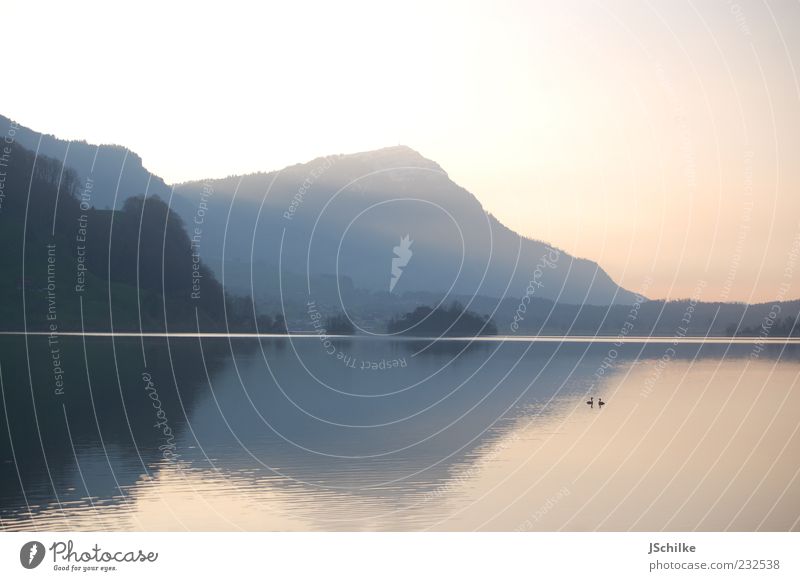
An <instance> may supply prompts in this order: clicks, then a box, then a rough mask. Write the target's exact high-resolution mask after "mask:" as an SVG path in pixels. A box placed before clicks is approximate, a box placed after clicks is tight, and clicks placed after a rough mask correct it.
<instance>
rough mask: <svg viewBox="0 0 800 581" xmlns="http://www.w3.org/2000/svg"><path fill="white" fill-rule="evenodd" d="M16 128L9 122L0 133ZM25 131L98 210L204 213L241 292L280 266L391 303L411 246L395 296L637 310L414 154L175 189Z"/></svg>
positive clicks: (207, 242) (606, 280)
mask: <svg viewBox="0 0 800 581" xmlns="http://www.w3.org/2000/svg"><path fill="white" fill-rule="evenodd" d="M10 123H12V122H11V121H10V120H9V119H8V118H6V117H2V116H0V131H3V130H5V129H7V128H8V126H9V124H10ZM16 126H17V140H18V141H19V142H20V144H21V145H23V146H26V145H28V146H30V145H31V144H32V143H33V142H34V141H36V144H37V145H39V150H40V153H42V154H45V155H49V156H50V157H53V158H55V159H58V160H60V161H61V162H62V163H64V164H65V165H68V166H70V167H72V168H73V169H75V171H76V173H77V175H78V176H79V178H80V180H81V181H84V182H85V181H86V180H87V179H89V178H91V179H92V180H93V181H94V184H95V187H94V188H93V197H92V205H93V206H94V207H96V208H103V207H110V208H116V209H119V208H121V207H122V206H123V205H124V203H125V201H126V200H127V199H128V198H130V197H132V196H136V195H140V194H144V193H145V192H146V193H147V196H148V197H149V196H153V195H157V196H159V197H162V198H163V199H165V200H168V201H169V202H170V204H171V206H172V207H173V208H174V209H175V211H176V212H177V213H178V214H179V215H180V216H181V218H182V219H183V221H184V222H185V223H186V224H189V225H191V224H193V223H194V222H196V221H197V220H198V219H199V214H201V213H202V214H203V216H202V218H203V224H202V228H200V230H201V231H202V232H201V234H198V247H199V248H198V254H199V255H200V256H201V258H202V259H203V260H204V261H206V263H207V264H209V266H210V267H211V268H212V270H213V271H214V272H215V273H217V275H218V276H220V279H222V282H223V283H226V282H227V284H229V285H231V286H232V287H234V288H235V289H237V290H240V291H241V290H248V289H250V290H253V292H254V293H255V294H258V289H259V288H262V289H268V288H272V286H271V285H273V280H274V279H279V278H280V276H279V275H280V274H281V273H278V272H276V269H275V267H274V265H278V264H284V265H286V267H287V269H288V271H292V272H295V273H297V274H303V272H304V271H305V273H306V274H308V275H313V276H319V275H333V276H335V277H342V276H347V277H349V278H351V279H352V280H353V282H354V284H355V285H356V286H357V287H359V288H364V289H367V290H370V291H372V292H386V291H388V288H389V287H388V277H389V274H388V268H389V267H388V266H387V265H388V264H389V262H390V261H391V258H392V247H393V246H395V245H396V244H397V240H399V239H400V238H402V237H403V236H406V235H409V236H411V238H412V239H413V240H415V241H416V242H415V244H416V245H415V246H414V250H415V254H414V258H413V260H412V262H411V264H410V265H409V266H407V267H406V268H405V270H404V272H403V275H402V279H401V280H400V281H399V283H398V285H397V289H398V291H397V292H401V293H402V292H415V291H422V292H436V293H440V292H452V293H455V294H460V295H474V294H481V295H487V296H495V297H498V298H502V297H506V296H517V297H524V296H527V295H526V289H530V287H531V286H532V285H534V286H536V288H535V289H534V291H535V292H534V294H535V296H536V297H537V298H548V299H552V300H556V301H558V302H569V303H573V304H583V303H587V302H588V303H589V304H630V303H632V302H633V301H634V300H635V295H634V294H633V293H631V292H630V291H627V290H625V289H623V288H621V287H619V286H618V285H617V284H616V283H615V282H614V281H613V280H612V279H611V277H610V276H608V274H607V273H606V272H605V271H604V270H603V269H602V268H601V267H600V266H599V265H597V264H596V263H595V262H593V261H591V260H590V259H586V258H578V257H573V256H571V255H569V254H568V253H567V252H565V251H564V250H562V249H559V248H556V247H554V246H551V245H549V244H548V243H546V242H544V241H541V240H537V239H534V238H532V237H527V236H521V235H519V234H517V233H516V232H514V231H513V230H511V229H510V228H508V227H507V226H505V225H504V224H502V223H501V222H500V221H499V220H497V218H496V217H495V216H493V215H492V214H491V213H490V212H488V211H487V210H486V209H485V208H484V206H483V204H482V203H481V202H480V200H479V199H478V198H477V197H476V196H475V195H474V194H472V193H471V192H469V191H468V190H466V189H465V188H463V187H462V186H460V185H458V184H457V183H455V182H453V181H452V180H451V179H450V177H449V175H448V174H447V172H446V171H445V170H444V169H443V168H442V167H441V166H440V165H439V164H438V163H436V162H435V161H433V160H430V159H428V158H426V157H424V156H423V155H422V154H421V153H419V152H418V151H416V150H414V149H412V148H411V147H409V146H407V145H396V146H389V147H384V148H380V149H377V150H369V151H362V152H356V153H350V154H335V155H330V156H322V157H317V158H315V159H313V160H310V161H308V162H305V163H298V164H294V165H291V166H287V167H285V168H283V169H278V170H272V171H269V172H256V173H252V174H244V175H232V176H227V177H224V178H206V179H203V180H192V181H188V182H182V183H179V184H173V185H168V184H166V182H164V180H162V179H161V178H160V177H158V176H156V175H154V174H152V173H150V172H149V171H147V170H146V169H145V168H144V166H143V164H142V159H141V157H140V156H139V155H138V154H136V153H134V152H132V151H130V150H129V149H127V148H125V147H124V146H119V145H90V144H88V143H86V142H76V141H68V140H62V139H59V138H57V137H55V136H51V135H42V134H39V133H37V132H35V131H33V130H30V129H28V128H26V127H24V126H22V125H20V124H16ZM34 149H35V146H34ZM90 158H91V159H90ZM209 187H210V188H211V191H210V192H209V191H207V190H208V189H209ZM234 202H235V203H234ZM197 226H199V225H197ZM283 234H286V235H285V237H284V236H283ZM200 238H202V240H200ZM284 242H285V243H286V244H284ZM277 249H281V252H283V251H284V249H286V252H285V253H284V254H283V255H281V254H280V253H278V252H276V250H277ZM548 253H551V254H552V253H555V254H552V255H553V256H555V255H557V256H558V257H559V262H558V264H551V265H546V267H544V270H542V267H541V266H539V267H537V264H540V263H541V260H542V257H543V256H546V255H547V254H548ZM253 262H258V263H260V264H265V265H273V266H268V267H266V268H265V270H267V271H269V272H265V273H260V274H262V276H261V279H260V280H256V279H254V277H253V276H252V273H251V276H250V279H251V280H250V281H248V280H246V277H242V276H239V277H237V278H236V279H234V280H228V281H225V280H224V276H223V275H224V268H223V264H225V263H253ZM306 263H307V264H306ZM251 270H252V267H251ZM533 278H535V280H532V279H533ZM248 283H249V284H248ZM264 293H266V291H264ZM264 293H261V294H264ZM527 294H530V291H527Z"/></svg>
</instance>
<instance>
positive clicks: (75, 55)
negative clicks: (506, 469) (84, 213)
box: [0, 0, 800, 302]
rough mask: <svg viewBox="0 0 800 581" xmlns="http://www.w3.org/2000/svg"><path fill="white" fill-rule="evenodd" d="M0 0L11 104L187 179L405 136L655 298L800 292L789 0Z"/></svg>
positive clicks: (32, 119)
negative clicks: (122, 147)
mask: <svg viewBox="0 0 800 581" xmlns="http://www.w3.org/2000/svg"><path fill="white" fill-rule="evenodd" d="M252 4H253V5H251V4H250V3H245V2H235V1H226V2H213V3H211V2H209V3H202V2H169V3H167V2H163V1H159V2H151V1H149V0H145V1H141V0H139V1H137V2H129V1H125V2H115V3H110V2H80V1H78V2H70V3H65V2H30V1H28V0H23V1H16V0H12V1H9V0H0V15H2V16H1V17H0V51H1V52H0V58H2V63H3V65H2V69H0V113H2V114H4V115H6V116H9V117H11V118H12V119H15V120H16V121H18V122H20V123H22V124H23V125H26V126H28V127H31V128H33V129H35V130H38V131H43V132H46V133H53V134H56V135H57V136H59V137H62V138H68V139H85V140H86V141H89V142H90V143H118V144H122V145H125V146H127V147H129V148H131V149H132V150H134V151H135V152H137V153H138V154H139V155H141V156H142V158H143V160H144V164H145V166H146V167H147V168H148V169H149V170H150V171H152V172H154V173H156V174H158V175H160V176H161V177H163V178H164V179H165V180H166V181H167V182H171V183H175V182H181V181H187V180H190V179H202V178H213V177H223V176H226V175H231V174H239V173H250V172H254V171H269V170H274V169H280V168H282V167H284V166H287V165H291V164H294V163H299V162H304V161H308V160H310V159H313V158H315V157H318V156H321V155H330V154H335V153H350V152H357V151H366V150H370V149H377V148H380V147H385V146H389V145H397V144H404V145H408V146H410V147H412V148H414V149H416V150H417V151H419V152H420V153H421V154H422V155H424V156H425V157H428V158H430V159H433V160H435V161H436V162H438V163H439V164H440V165H441V166H442V167H443V168H444V169H445V170H446V171H447V172H448V174H449V175H450V177H451V178H452V179H453V180H454V181H455V182H457V183H458V184H460V185H462V186H463V187H465V188H467V189H468V190H469V191H471V192H472V193H474V194H475V195H476V196H477V198H478V199H479V200H480V201H481V203H482V204H483V206H484V208H485V209H486V210H487V211H489V212H491V213H492V214H494V215H495V216H497V217H498V218H499V219H500V220H501V221H502V222H503V223H505V224H506V225H507V226H509V227H511V228H512V229H514V230H516V231H517V232H519V233H520V234H523V235H525V236H528V237H531V238H536V239H539V240H545V241H547V242H549V243H551V244H553V245H555V246H558V247H559V248H562V249H564V250H566V251H568V252H570V253H571V254H574V255H576V256H579V257H585V258H589V259H591V260H594V261H597V262H598V263H599V264H600V265H601V266H602V267H603V268H604V269H605V270H606V271H607V272H608V273H609V274H610V275H611V276H612V278H614V279H615V280H616V281H617V282H618V283H620V284H622V285H623V286H624V287H626V288H628V289H630V290H632V291H640V292H643V293H644V294H646V295H647V296H649V297H651V298H685V297H694V298H697V299H700V300H708V301H716V300H724V301H746V302H768V301H774V300H782V299H790V298H798V297H800V282H797V280H796V279H800V256H798V254H799V253H800V250H798V248H799V247H800V238H799V237H800V163H799V162H800V82H799V81H798V76H797V72H798V69H800V63H798V56H800V26H798V23H800V3H798V2H796V1H782V0H778V1H775V2H770V3H769V4H767V3H765V2H762V1H756V0H752V1H751V0H737V1H726V0H718V1H702V2H701V1H693V2H686V1H682V0H676V1H670V2H667V1H661V2H656V1H654V0H646V1H642V0H636V1H625V0H619V1H600V2H592V1H589V0H586V1H581V2H577V1H574V0H565V1H562V2H535V1H527V2H523V1H520V2H511V1H498V2H488V1H487V2H463V1H462V2H432V1H422V2H418V1H415V0H412V1H407V2H403V3H394V2H392V3H389V2H374V1H373V2H352V1H342V2H335V3H332V2H325V1H323V0H320V1H312V2H303V1H292V2H264V3H258V5H255V4H256V3H252Z"/></svg>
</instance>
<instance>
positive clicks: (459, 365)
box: [0, 336, 800, 531]
mask: <svg viewBox="0 0 800 581" xmlns="http://www.w3.org/2000/svg"><path fill="white" fill-rule="evenodd" d="M59 341H60V349H61V353H62V361H63V365H62V366H61V370H60V371H61V375H62V380H63V389H62V390H61V391H60V392H59V391H57V390H56V387H55V376H54V367H53V365H52V359H51V354H50V352H51V349H50V346H49V345H48V340H47V337H45V336H15V337H8V336H7V337H0V344H1V345H2V348H0V354H1V355H0V364H1V365H2V369H1V370H2V380H3V384H2V385H3V391H2V396H3V407H4V410H5V412H6V413H5V414H4V415H3V416H2V417H0V423H2V426H0V427H1V428H2V429H0V451H1V452H2V459H1V460H2V465H3V467H4V468H3V473H4V477H3V479H2V481H0V482H2V484H1V486H2V488H0V517H1V518H2V520H1V521H0V523H1V524H2V526H3V528H5V529H6V530H26V529H37V530H42V529H54V530H105V529H109V530H186V529H189V530H239V529H245V530H264V531H268V530H421V529H445V530H473V529H489V530H561V529H564V530H594V529H600V530H628V529H634V530H662V529H665V530H693V529H698V530H726V529H731V530H796V529H797V528H798V517H799V516H800V500H798V499H800V494H798V492H800V490H798V488H800V483H798V481H797V478H796V476H797V470H796V462H795V461H793V459H796V458H797V457H798V453H800V439H799V438H798V437H797V429H798V424H797V421H796V413H795V412H794V410H796V409H798V404H800V391H799V390H798V386H797V379H798V377H800V375H799V374H798V373H799V372H800V345H796V344H792V343H776V344H770V345H767V346H766V347H765V348H764V349H762V350H758V351H754V346H753V345H752V344H744V343H742V344H730V343H725V342H719V343H705V344H704V343H695V344H684V345H678V346H672V345H671V344H669V343H663V342H661V343H660V342H646V341H643V342H632V343H626V344H624V345H622V346H621V347H618V346H615V345H613V344H609V343H602V342H592V341H579V340H575V339H574V338H573V340H572V341H570V342H562V341H559V340H552V341H535V342H534V341H519V340H518V341H503V340H487V341H466V340H463V341H462V340H450V341H440V342H436V343H433V344H432V343H429V342H425V341H411V340H392V339H377V340H376V339H365V338H358V337H354V338H352V339H345V338H342V339H334V340H333V343H332V345H331V346H330V347H326V346H325V345H324V344H323V343H322V342H321V341H320V340H319V339H318V338H316V337H301V338H298V337H280V338H261V339H255V338H226V337H216V338H209V337H206V338H197V337H169V338H167V337H115V338H111V337H61V338H60V339H59ZM612 351H613V352H612ZM612 355H613V356H612ZM87 369H88V370H89V371H88V373H87ZM590 397H591V398H593V402H594V405H592V406H589V405H587V404H586V403H585V402H586V401H587V400H589V398H590ZM598 398H602V400H603V401H604V402H605V404H606V405H604V406H602V407H600V406H598V405H597V402H598Z"/></svg>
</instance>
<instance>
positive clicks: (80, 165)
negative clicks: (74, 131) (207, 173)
mask: <svg viewBox="0 0 800 581" xmlns="http://www.w3.org/2000/svg"><path fill="white" fill-rule="evenodd" d="M0 135H2V136H6V135H11V137H12V138H13V140H14V141H15V142H16V143H17V144H19V145H21V146H22V147H24V148H25V149H28V150H30V151H32V152H34V153H37V152H38V155H41V156H45V157H50V158H53V159H55V160H57V161H59V162H60V163H62V164H64V165H65V166H66V167H70V168H72V169H73V170H74V171H75V174H76V175H77V178H78V181H79V182H80V184H81V187H82V192H83V194H84V195H85V196H86V197H85V198H84V199H85V200H86V201H87V203H88V204H89V205H91V206H94V207H95V208H98V209H112V210H113V209H117V210H118V209H120V208H122V206H123V204H124V203H125V200H127V199H128V198H129V197H131V196H135V195H138V194H144V193H145V192H147V194H148V196H150V195H157V196H160V197H162V198H163V199H167V198H168V197H169V193H170V187H169V186H167V185H166V184H165V183H164V180H162V179H161V178H160V177H158V176H154V175H152V174H151V173H150V172H149V171H147V170H146V169H145V168H144V166H143V165H142V158H141V157H139V156H138V155H137V154H135V153H134V152H132V151H131V150H129V149H128V148H126V147H122V146H121V145H90V144H88V143H86V142H85V141H68V140H65V139H59V138H58V137H55V136H54V135H48V134H43V133H39V132H37V131H34V130H32V129H29V128H27V127H25V126H24V125H20V124H19V123H16V122H15V121H12V120H11V119H9V118H8V117H4V116H3V115H0ZM88 180H91V181H88ZM115 198H116V202H115Z"/></svg>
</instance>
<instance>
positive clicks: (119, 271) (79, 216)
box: [0, 143, 253, 331]
mask: <svg viewBox="0 0 800 581" xmlns="http://www.w3.org/2000/svg"><path fill="white" fill-rule="evenodd" d="M0 177H2V181H1V182H0V183H1V184H2V190H0V193H2V194H3V197H2V198H0V202H2V203H0V244H1V245H2V247H3V248H4V249H5V251H4V252H2V253H0V269H2V272H3V275H4V279H3V280H4V282H3V284H1V285H0V330H3V331H21V330H28V331H56V330H61V331H79V330H81V329H86V330H100V331H108V330H111V329H114V330H116V331H123V330H126V331H134V330H144V331H154V330H165V329H170V330H175V331H178V330H181V331H195V330H197V329H198V325H199V326H200V329H201V330H206V331H208V330H214V331H220V330H225V329H228V328H233V329H234V330H238V329H240V328H244V329H246V330H251V329H252V318H253V310H252V302H250V303H249V304H247V302H248V301H249V298H247V299H243V298H242V297H232V296H230V295H228V296H226V295H225V294H224V293H223V290H222V286H221V285H220V284H219V283H218V282H217V280H216V278H215V277H214V275H213V273H212V272H211V271H210V270H208V268H207V267H206V266H205V265H204V264H203V263H202V261H201V260H198V259H196V258H195V257H194V256H193V252H192V248H191V241H190V239H189V235H188V234H187V232H186V230H185V227H184V224H183V221H182V220H181V218H180V217H179V216H178V215H177V214H175V212H173V211H171V210H170V209H169V208H168V207H167V204H166V203H165V202H164V201H162V200H161V199H160V198H159V197H157V196H149V197H148V198H146V199H145V198H143V197H142V196H131V197H128V198H127V200H126V201H125V203H124V205H123V207H122V208H121V209H119V210H98V209H94V208H86V207H82V206H81V202H80V199H81V198H80V192H81V191H82V188H84V187H85V184H82V183H81V181H80V180H79V179H78V176H77V174H76V173H75V172H74V171H73V170H71V169H70V168H64V166H63V164H62V162H60V161H59V160H56V159H53V158H50V157H47V156H44V155H41V153H40V154H39V155H36V154H35V153H34V152H32V151H30V150H28V149H25V148H24V147H22V146H21V145H20V144H19V143H14V144H12V145H10V146H4V147H3V149H2V158H0ZM226 306H227V309H226ZM234 307H235V308H234ZM248 307H249V308H248Z"/></svg>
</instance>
